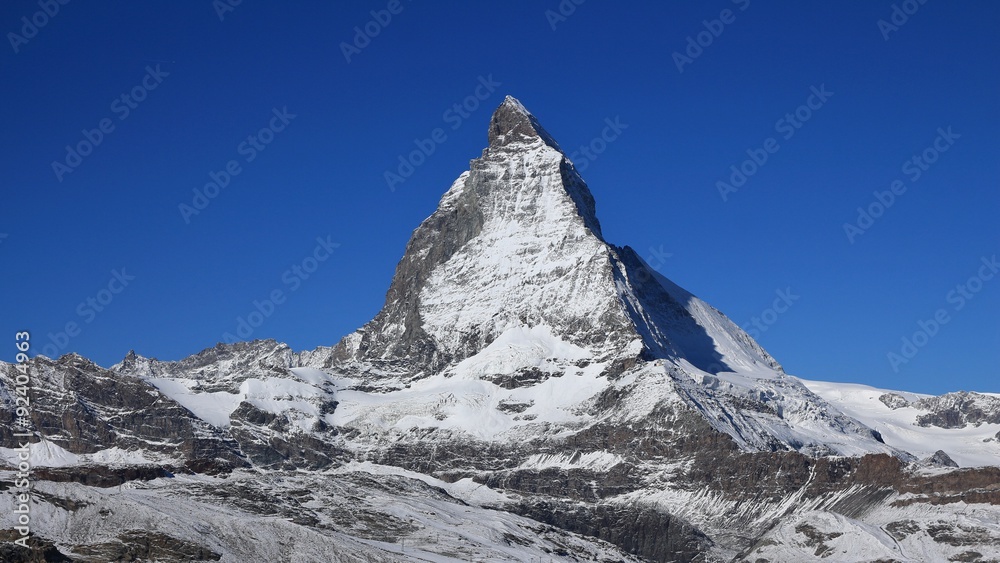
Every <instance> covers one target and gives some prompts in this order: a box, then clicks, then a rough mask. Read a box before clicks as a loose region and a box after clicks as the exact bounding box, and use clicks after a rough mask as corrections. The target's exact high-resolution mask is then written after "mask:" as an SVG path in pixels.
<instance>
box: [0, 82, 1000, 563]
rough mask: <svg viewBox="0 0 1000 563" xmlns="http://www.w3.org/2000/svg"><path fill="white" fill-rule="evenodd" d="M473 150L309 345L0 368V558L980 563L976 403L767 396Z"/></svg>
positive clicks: (507, 159) (684, 305)
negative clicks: (27, 463)
mask: <svg viewBox="0 0 1000 563" xmlns="http://www.w3.org/2000/svg"><path fill="white" fill-rule="evenodd" d="M487 141H488V146H487V147H486V149H485V150H483V152H482V155H481V156H480V157H479V158H475V159H473V160H472V161H471V162H470V165H469V169H468V170H467V171H465V172H462V173H461V174H459V175H458V177H457V179H456V180H455V181H454V182H453V183H452V184H451V186H450V188H448V189H447V190H446V191H444V195H443V196H442V197H441V200H440V203H439V204H438V207H437V209H436V210H435V211H434V213H433V214H431V216H430V217H428V218H427V219H426V220H424V221H423V222H422V223H421V224H420V225H419V226H418V227H417V228H416V230H414V232H413V235H412V237H411V238H410V240H409V242H408V243H407V245H406V248H405V250H404V251H403V256H402V259H401V260H400V261H399V264H398V265H397V267H396V271H395V275H394V277H393V279H392V281H391V283H390V285H389V289H388V292H387V294H386V298H385V304H384V305H383V307H382V309H381V310H380V311H379V313H378V314H377V315H376V316H375V318H373V319H372V320H371V321H369V322H368V323H367V324H365V325H364V326H362V327H361V328H359V329H358V330H356V331H355V332H353V333H351V334H349V335H347V336H345V337H343V338H342V339H341V340H340V341H339V342H336V341H335V336H331V339H330V343H331V344H332V346H324V347H320V348H317V349H315V350H306V351H298V352H297V351H294V350H292V349H291V348H290V347H289V346H287V345H285V344H283V343H280V342H277V341H274V340H258V341H253V342H239V343H235V344H215V345H213V343H206V345H207V346H208V347H207V348H206V349H204V350H202V351H201V352H199V353H197V354H194V355H192V356H190V357H188V358H184V359H181V360H176V361H163V360H158V359H155V358H152V357H145V356H143V355H141V354H140V353H139V352H137V351H130V352H128V354H127V355H126V356H125V357H124V358H123V360H122V361H121V362H120V363H118V364H115V365H114V366H111V367H110V368H103V367H101V366H98V365H96V364H94V363H93V362H90V361H89V360H87V359H86V358H83V357H81V356H78V355H75V354H70V355H66V356H63V357H61V358H58V359H49V358H45V357H43V356H38V357H35V358H33V359H32V360H30V361H29V362H27V363H25V364H22V366H26V367H24V368H23V371H25V372H26V373H21V370H19V369H17V368H16V367H15V366H13V365H10V364H0V416H2V417H4V419H5V420H8V421H13V420H17V421H18V422H17V424H18V425H19V426H16V427H15V426H14V425H3V426H0V485H4V486H6V485H5V484H6V483H10V482H14V481H15V480H16V479H19V478H20V477H19V475H20V473H19V472H21V473H23V472H24V471H25V470H23V468H22V466H21V465H20V464H21V461H22V460H23V459H24V457H22V456H24V455H28V456H29V458H30V459H31V467H32V469H31V478H32V479H33V481H32V482H33V489H32V492H31V496H30V499H29V501H27V502H25V503H24V504H25V505H26V506H29V508H30V514H31V522H32V528H31V532H32V535H31V542H32V543H31V549H30V550H25V549H23V548H21V547H19V546H15V545H13V540H12V538H14V537H17V536H16V531H17V528H16V526H17V525H18V520H17V515H15V514H14V513H13V512H11V511H8V512H5V513H2V514H0V559H2V560H4V561H11V562H18V563H20V562H24V563H27V562H33V561H43V560H44V561H132V560H150V561H226V562H255V561H268V562H270V561H307V562H312V561H317V562H319V561H324V562H326V561H352V562H353V561H359V562H360V561H364V562H374V561H386V562H388V561H532V560H539V561H546V560H560V561H636V562H638V561H663V562H666V561H681V562H689V561H690V562H716V561H719V562H721V561H754V562H771V561H774V562H778V561H809V560H816V559H826V560H831V561H858V562H860V561H949V560H950V561H976V560H996V559H998V558H1000V547H998V546H1000V509H998V508H997V505H998V504H1000V487H998V485H997V483H998V482H1000V441H998V440H1000V416H998V415H997V413H1000V397H997V396H993V395H989V394H978V393H953V394H948V395H944V396H942V397H929V396H924V395H917V394H914V393H906V392H901V391H889V390H881V389H874V388H871V387H867V386H864V385H851V384H843V383H824V382H818V381H809V380H804V379H799V378H797V377H794V376H792V375H789V374H786V373H785V372H784V370H783V369H782V367H781V365H780V364H779V363H778V362H777V361H776V360H775V359H774V358H772V357H771V356H770V355H769V354H768V353H767V352H766V351H764V349H763V348H762V347H761V346H760V345H759V344H758V343H757V342H755V341H754V340H753V338H751V337H750V336H749V335H748V334H747V333H746V332H744V331H743V330H742V329H740V328H739V327H738V326H737V325H736V324H735V323H733V322H732V321H731V320H729V319H728V318H727V317H726V316H725V315H724V314H723V313H722V312H720V311H718V310H717V309H715V308H713V307H712V306H710V305H709V304H707V303H705V302H704V301H702V300H701V299H699V298H697V297H695V295H694V294H693V293H691V292H689V291H687V290H685V289H682V288H681V287H679V286H677V285H676V284H674V283H673V282H671V281H670V280H668V279H667V278H666V277H665V276H664V275H662V274H661V273H659V272H657V271H655V270H654V269H652V268H651V267H650V266H649V265H648V264H646V263H645V262H644V261H643V260H642V259H641V258H640V257H639V256H638V255H637V254H636V253H635V252H634V251H633V250H632V249H631V248H629V247H628V246H616V245H615V244H613V243H612V242H609V241H607V240H605V238H604V235H603V234H602V231H601V224H600V222H599V221H598V217H597V205H596V203H595V201H594V197H593V195H592V194H591V192H590V190H589V188H588V187H587V184H586V182H584V180H583V178H581V176H580V174H579V173H578V172H577V170H576V168H575V166H574V165H573V162H572V161H571V160H570V159H569V158H568V157H567V155H566V154H565V153H564V152H563V151H562V150H561V149H560V147H559V144H558V143H557V142H556V141H555V138H554V137H553V136H552V135H551V134H550V133H548V132H547V131H546V130H545V129H544V128H543V127H542V126H541V124H540V122H539V120H538V119H537V118H535V116H533V115H532V114H531V113H530V112H529V111H528V110H527V109H526V108H525V107H524V105H522V104H521V103H520V102H519V101H517V100H516V99H514V98H512V97H509V96H508V97H507V98H506V99H505V100H504V101H503V103H502V104H501V105H500V106H499V107H498V108H497V110H496V112H495V113H494V114H493V116H492V118H491V119H490V123H489V125H488V129H487ZM456 172H457V171H456ZM444 188H445V186H442V187H441V189H442V190H444ZM617 191H618V192H619V193H622V194H624V195H623V197H627V194H628V190H627V188H621V189H619V190H617ZM385 281H386V280H373V283H385ZM336 336H339V335H336ZM25 378H27V380H30V381H31V385H32V395H31V409H30V411H24V410H23V409H21V408H20V407H21V403H19V402H18V400H17V398H18V395H19V393H20V391H19V389H21V388H23V383H22V382H23V381H25ZM25 436H28V438H26V437H25ZM25 452H27V453H25ZM4 486H0V489H3V488H4ZM26 510H28V509H26ZM3 534H6V535H3Z"/></svg>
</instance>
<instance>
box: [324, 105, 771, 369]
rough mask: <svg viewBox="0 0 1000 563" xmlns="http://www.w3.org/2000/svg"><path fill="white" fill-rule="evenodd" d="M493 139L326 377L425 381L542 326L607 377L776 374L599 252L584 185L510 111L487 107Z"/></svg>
mask: <svg viewBox="0 0 1000 563" xmlns="http://www.w3.org/2000/svg"><path fill="white" fill-rule="evenodd" d="M489 141H490V145H489V147H487V149H486V150H485V151H484V152H483V155H482V157H480V158H478V159H474V160H472V161H471V163H470V166H469V170H468V171H467V172H464V173H462V174H461V175H459V177H458V178H457V179H456V180H455V182H454V183H453V184H452V186H451V187H450V189H448V190H447V192H446V193H445V194H444V196H443V197H442V198H441V201H440V204H439V206H438V209H437V210H436V211H435V212H434V213H433V214H432V215H431V216H430V217H428V218H427V219H426V220H425V221H424V222H423V223H422V224H421V225H420V226H419V227H418V228H417V229H416V230H415V231H414V233H413V236H412V237H411V239H410V242H409V243H408V245H407V248H406V252H405V253H404V256H403V258H402V260H401V261H400V262H399V265H398V266H397V269H396V274H395V276H394V278H393V281H392V284H391V286H390V288H389V291H388V293H387V295H386V302H385V306H384V307H383V309H382V311H380V312H379V314H378V315H377V316H376V317H375V318H374V319H373V320H372V321H371V322H369V323H368V324H366V325H365V326H364V327H362V328H361V329H359V330H358V331H357V332H355V333H354V334H351V335H349V336H347V337H346V338H344V339H343V340H342V341H341V342H340V344H339V345H338V346H337V347H336V349H335V352H334V354H332V355H331V356H330V357H329V360H327V361H325V362H324V365H331V364H332V363H337V362H344V361H348V362H349V361H359V362H361V363H362V364H366V365H369V366H374V367H375V368H376V371H380V372H382V373H384V372H386V371H388V372H400V373H408V374H410V375H409V376H410V377H412V376H414V375H417V376H419V374H421V373H422V374H423V375H424V376H428V375H431V374H434V373H439V372H441V371H442V370H444V369H445V368H448V367H451V366H455V365H456V364H457V363H458V362H461V361H462V360H464V359H466V358H469V357H471V356H474V355H476V354H478V353H480V352H481V351H483V350H484V349H486V348H487V347H488V346H489V345H490V344H491V343H492V342H494V341H495V340H496V339H497V338H499V337H501V336H502V335H504V334H505V333H507V332H508V331H511V330H531V329H532V328H535V327H540V326H545V327H548V328H547V330H551V334H552V335H553V336H554V337H557V338H559V339H561V340H564V341H565V342H567V343H569V344H571V345H573V346H578V347H580V348H583V349H586V350H587V351H588V353H590V354H592V356H593V358H594V360H595V361H597V362H607V365H609V366H615V365H633V364H634V362H635V361H638V360H639V359H640V358H643V359H651V358H662V359H685V360H686V361H687V362H688V363H689V364H690V365H692V366H694V367H695V368H697V369H700V370H702V371H706V372H709V373H716V372H722V371H738V370H741V369H750V370H755V369H757V368H761V369H765V370H776V371H777V372H779V373H780V371H781V367H780V365H779V364H778V363H777V362H776V361H774V359H773V358H771V357H770V356H769V355H768V354H767V353H766V352H765V351H764V350H763V349H762V348H760V346H759V345H757V343H756V342H754V341H753V339H751V338H750V337H749V336H748V335H747V334H746V333H745V332H743V331H742V330H741V329H740V328H739V327H737V326H736V325H735V324H734V323H732V322H731V321H729V320H728V319H727V318H726V317H725V316H724V315H722V314H721V313H720V312H718V311H717V310H715V309H713V308H712V307H710V306H708V305H707V304H705V303H704V302H702V301H700V300H698V299H697V298H696V297H694V296H693V295H692V294H690V293H688V292H687V291H684V290H683V289H681V288H679V287H677V286H676V285H674V284H673V283H671V282H669V280H666V278H663V277H662V276H660V275H659V274H657V273H656V272H654V271H653V270H652V268H650V267H649V266H648V265H647V264H645V262H643V261H642V259H641V258H639V257H638V255H636V253H635V252H634V251H632V250H631V249H629V248H628V247H616V246H613V245H611V244H609V243H607V242H606V241H605V240H604V237H603V234H602V232H601V225H600V222H599V221H598V219H597V215H596V205H595V202H594V198H593V195H592V194H591V192H590V189H589V188H588V187H587V184H586V182H584V180H583V179H582V178H581V177H580V175H579V173H578V172H577V170H576V168H575V167H574V166H573V163H572V162H571V161H570V160H569V158H568V157H567V156H566V155H565V154H564V153H563V152H562V151H561V150H560V149H559V146H558V144H557V143H556V142H555V141H554V140H553V139H552V137H551V136H550V135H549V134H548V132H546V131H545V129H544V128H543V127H542V126H541V125H540V124H539V122H538V120H537V119H536V118H535V117H534V116H533V115H532V114H531V113H530V112H529V111H528V110H527V109H526V108H525V107H524V105H522V104H521V103H520V102H519V101H517V100H516V99H514V98H512V97H509V96H508V97H507V98H506V99H505V100H504V101H503V103H501V105H500V107H498V108H497V110H496V112H495V113H494V114H493V116H492V119H491V121H490V125H489ZM621 362H624V364H621Z"/></svg>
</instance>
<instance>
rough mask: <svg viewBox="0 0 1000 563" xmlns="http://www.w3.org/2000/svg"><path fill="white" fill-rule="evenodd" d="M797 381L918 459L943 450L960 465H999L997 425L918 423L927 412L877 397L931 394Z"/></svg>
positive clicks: (844, 384)
mask: <svg viewBox="0 0 1000 563" xmlns="http://www.w3.org/2000/svg"><path fill="white" fill-rule="evenodd" d="M799 381H801V382H802V383H803V384H804V385H805V386H806V387H808V388H809V389H810V390H812V391H813V392H814V393H816V394H817V395H819V396H821V397H823V398H824V399H826V400H827V401H829V402H830V403H832V404H833V405H835V406H836V407H837V408H839V409H840V410H842V411H843V412H844V413H846V414H847V415H849V416H851V417H853V418H856V419H857V420H859V421H861V422H862V423H864V424H865V425H867V426H869V427H870V428H873V429H875V430H877V431H878V432H879V433H880V434H881V435H882V439H883V440H885V442H886V443H887V444H889V445H891V446H894V447H897V448H899V449H901V450H905V451H908V452H910V453H912V454H914V455H916V456H917V457H918V458H921V459H923V458H925V457H927V456H930V455H932V454H934V452H936V451H938V450H942V451H944V452H945V453H947V454H948V455H949V456H950V457H951V458H952V459H953V460H955V462H956V463H958V465H959V466H961V467H981V466H987V465H1000V442H998V441H997V440H996V434H997V432H1000V424H982V425H980V426H974V425H969V426H967V427H965V428H938V427H936V426H930V427H923V426H917V424H916V420H917V417H918V416H919V415H921V414H926V413H927V411H925V410H921V409H918V408H915V407H913V406H907V407H902V408H898V409H891V408H889V407H888V406H887V405H885V404H884V403H882V401H880V400H879V397H881V396H882V395H884V394H886V393H896V394H898V395H902V396H903V397H904V398H905V399H907V400H908V401H911V402H912V401H916V400H918V399H921V398H925V397H929V396H930V395H921V394H917V393H907V392H903V391H890V390H886V389H877V388H875V387H870V386H868V385H861V384H857V383H833V382H824V381H810V380H806V379H799ZM987 440H989V441H987Z"/></svg>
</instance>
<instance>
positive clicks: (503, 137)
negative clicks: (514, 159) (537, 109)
mask: <svg viewBox="0 0 1000 563" xmlns="http://www.w3.org/2000/svg"><path fill="white" fill-rule="evenodd" d="M536 139H537V140H540V141H542V142H543V143H545V144H546V145H548V146H550V147H552V148H554V149H556V150H560V149H559V144H558V143H556V141H555V139H553V138H552V135H549V133H548V132H547V131H546V130H545V128H544V127H542V126H541V124H540V123H538V120H537V119H535V116H534V115H532V114H531V112H529V111H528V109H527V108H526V107H524V105H523V104H522V103H521V102H519V101H518V100H517V98H514V97H513V96H507V97H506V98H504V101H503V103H501V104H500V107H498V108H497V109H496V111H494V112H493V117H492V118H491V119H490V127H489V142H490V147H491V148H499V147H503V146H505V145H507V144H510V143H518V142H528V143H530V142H532V141H534V140H536ZM560 152H561V150H560Z"/></svg>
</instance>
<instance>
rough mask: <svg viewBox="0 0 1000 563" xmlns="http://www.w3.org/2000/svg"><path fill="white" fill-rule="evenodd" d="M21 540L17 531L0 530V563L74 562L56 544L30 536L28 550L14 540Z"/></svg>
mask: <svg viewBox="0 0 1000 563" xmlns="http://www.w3.org/2000/svg"><path fill="white" fill-rule="evenodd" d="M18 539H21V535H20V534H19V533H17V531H15V530H0V561H3V562H4V563H60V562H63V561H67V562H68V561H72V559H70V558H69V557H67V556H66V555H65V554H63V553H62V552H60V551H59V550H58V549H57V548H56V546H55V544H53V543H52V542H51V541H49V540H46V539H44V538H39V537H38V536H36V535H30V536H28V542H27V543H28V549H25V548H24V547H22V546H21V545H19V544H15V543H14V540H18Z"/></svg>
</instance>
